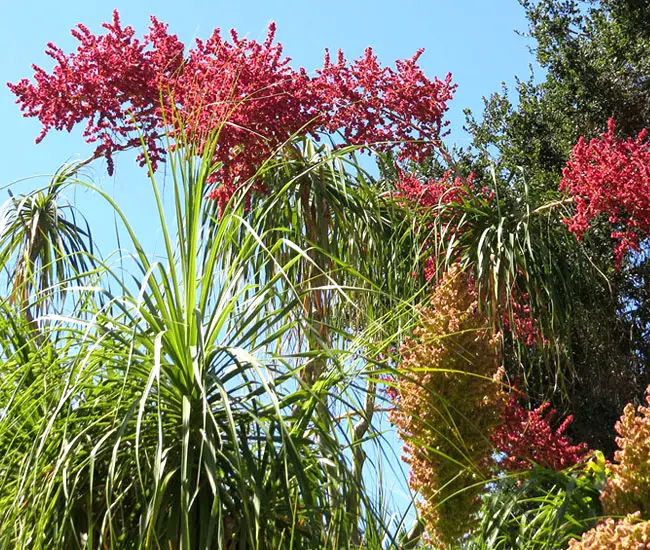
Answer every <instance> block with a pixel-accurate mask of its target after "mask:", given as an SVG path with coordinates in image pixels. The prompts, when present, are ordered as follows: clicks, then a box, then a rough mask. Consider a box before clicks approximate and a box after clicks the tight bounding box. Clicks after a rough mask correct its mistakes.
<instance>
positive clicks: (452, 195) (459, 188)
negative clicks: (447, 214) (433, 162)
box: [397, 171, 474, 208]
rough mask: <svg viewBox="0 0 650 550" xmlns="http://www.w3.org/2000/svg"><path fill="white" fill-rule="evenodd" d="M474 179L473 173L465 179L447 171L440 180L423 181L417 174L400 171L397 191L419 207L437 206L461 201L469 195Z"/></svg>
mask: <svg viewBox="0 0 650 550" xmlns="http://www.w3.org/2000/svg"><path fill="white" fill-rule="evenodd" d="M473 180H474V175H473V174H472V175H470V177H469V178H467V180H464V179H462V178H459V177H453V176H452V173H451V172H446V173H445V174H444V175H443V177H442V178H441V179H440V180H432V179H431V180H428V181H426V182H422V180H420V179H419V178H418V177H417V176H416V175H415V174H412V173H406V172H403V171H400V173H399V180H398V181H397V191H398V192H399V194H400V195H401V196H403V197H405V198H406V199H407V201H408V202H410V203H411V204H413V205H416V206H417V207H421V208H435V207H438V206H441V205H445V204H454V203H458V202H460V201H461V200H462V199H463V198H464V197H466V196H467V191H468V189H469V188H470V186H471V184H472V182H473Z"/></svg>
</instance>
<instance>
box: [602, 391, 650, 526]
mask: <svg viewBox="0 0 650 550" xmlns="http://www.w3.org/2000/svg"><path fill="white" fill-rule="evenodd" d="M646 403H647V405H648V406H639V407H638V408H636V409H635V408H634V406H633V405H632V404H631V403H628V404H627V405H626V406H625V409H624V410H623V414H622V416H621V418H620V420H619V421H618V422H617V423H616V432H617V433H618V437H617V438H616V443H617V444H618V446H619V450H618V451H616V453H615V454H614V464H610V466H609V468H610V471H611V476H610V479H609V480H608V481H607V485H606V486H605V490H604V491H603V494H602V495H601V501H602V502H603V505H604V506H605V511H606V512H607V513H609V514H618V515H622V514H628V513H631V512H637V511H638V512H640V513H641V515H642V517H643V518H644V519H650V387H648V389H647V390H646Z"/></svg>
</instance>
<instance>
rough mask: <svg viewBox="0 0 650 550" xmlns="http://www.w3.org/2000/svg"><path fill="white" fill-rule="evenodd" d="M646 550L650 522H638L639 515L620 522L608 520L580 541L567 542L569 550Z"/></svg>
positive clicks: (648, 542)
mask: <svg viewBox="0 0 650 550" xmlns="http://www.w3.org/2000/svg"><path fill="white" fill-rule="evenodd" d="M603 549H607V550H648V549H650V521H640V520H639V514H630V515H629V516H626V517H625V518H623V519H621V520H614V519H612V518H608V519H606V520H605V521H603V522H601V523H599V524H598V525H597V526H596V527H594V528H593V529H591V530H590V531H587V532H586V533H585V534H584V535H583V536H582V540H576V539H572V540H570V541H569V550H603Z"/></svg>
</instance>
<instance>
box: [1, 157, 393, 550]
mask: <svg viewBox="0 0 650 550" xmlns="http://www.w3.org/2000/svg"><path fill="white" fill-rule="evenodd" d="M170 162H171V174H172V178H173V185H172V190H173V197H174V201H173V204H174V212H173V216H172V217H171V218H170V219H169V220H168V219H167V218H166V212H165V209H164V208H163V197H162V196H161V194H160V191H159V190H160V186H159V185H158V184H157V182H156V181H155V179H154V178H152V190H153V195H154V202H155V205H156V209H157V212H158V219H159V222H160V227H161V229H162V238H163V244H164V249H165V254H164V255H163V259H161V260H157V261H152V260H151V259H150V258H149V257H148V256H147V255H146V254H145V252H144V251H143V247H142V245H141V244H140V242H139V240H138V237H137V235H136V234H135V233H134V232H133V230H132V229H131V227H130V225H129V223H128V220H127V219H126V218H125V217H124V215H123V214H122V212H121V210H120V209H119V207H118V206H117V205H116V204H115V203H114V202H113V201H112V199H111V198H110V197H109V196H108V195H106V194H105V193H104V192H103V191H101V190H99V189H95V191H96V193H97V195H98V196H101V197H102V198H103V199H104V200H106V201H107V202H108V203H109V204H110V205H111V206H112V207H113V208H114V209H115V212H116V214H117V216H118V218H119V219H120V220H121V224H122V226H123V229H124V230H125V231H126V233H127V234H128V236H129V239H130V241H131V247H132V248H133V249H134V250H135V256H134V261H135V265H136V273H134V282H133V283H126V284H125V283H122V282H121V278H120V277H118V275H117V274H116V273H115V272H114V271H113V270H112V268H111V266H110V265H108V264H105V263H102V262H101V261H99V260H97V261H96V262H94V263H95V265H96V267H95V268H94V269H93V270H90V269H85V271H84V269H82V267H83V266H86V267H88V266H90V265H92V264H91V261H92V260H91V259H90V257H89V259H87V260H85V261H86V262H87V263H86V264H83V266H81V264H79V270H78V272H77V271H73V272H71V273H72V274H73V275H78V276H79V277H78V279H79V281H77V283H79V282H81V283H82V284H77V285H76V287H75V293H77V295H78V296H79V298H78V299H77V300H75V301H74V302H73V303H72V304H70V305H69V306H67V308H66V310H65V311H64V312H61V313H64V314H63V315H62V314H59V315H56V316H54V315H48V313H47V312H46V311H45V310H44V311H43V312H42V313H41V316H42V317H43V318H44V319H46V320H47V322H46V323H43V325H42V327H41V329H40V333H39V335H38V341H37V340H35V336H34V333H33V331H30V330H27V328H26V325H25V321H23V320H21V317H20V316H16V315H15V314H14V313H13V306H12V305H11V301H10V299H6V300H5V301H4V305H3V308H4V309H3V310H2V311H3V312H4V315H5V316H4V317H2V319H3V324H2V327H0V328H2V330H4V331H5V332H7V338H6V340H5V342H4V344H3V349H2V357H3V361H4V363H5V369H3V374H2V376H1V377H0V396H2V403H1V406H2V411H3V414H2V416H1V417H0V449H2V452H1V453H0V487H1V490H0V548H21V547H22V548H24V547H30V548H62V549H63V548H65V549H68V548H179V549H195V548H244V547H247V548H248V547H251V548H337V549H338V548H347V547H351V546H352V545H356V544H358V543H359V541H360V539H361V538H362V537H364V533H368V536H369V535H370V533H371V532H374V533H376V532H380V533H384V534H385V535H384V539H383V540H379V539H377V545H385V544H386V543H387V541H388V542H390V540H391V538H390V537H391V536H390V534H386V533H388V531H387V526H386V524H384V523H383V521H384V520H383V518H382V515H381V514H382V512H381V510H383V507H382V506H380V504H379V503H376V502H374V500H373V499H372V498H370V497H369V496H368V495H369V494H370V493H369V492H367V491H366V490H365V489H364V486H363V480H362V477H361V471H360V469H357V470H355V466H354V465H353V463H354V460H353V456H356V453H357V449H358V448H360V447H359V446H360V445H361V444H362V443H363V440H364V439H365V438H367V437H369V436H370V434H371V433H372V425H371V424H372V418H371V416H372V411H373V407H372V406H371V407H368V406H367V405H368V401H367V399H366V398H365V397H366V395H367V394H366V393H364V390H363V388H362V387H361V386H360V385H359V384H358V383H356V382H354V381H355V380H356V379H357V377H358V376H359V374H361V373H362V372H363V370H364V369H366V365H367V364H374V363H373V362H372V361H370V362H369V363H368V362H366V361H364V360H361V358H363V357H364V356H365V355H367V354H370V356H371V358H373V357H376V354H375V352H372V350H373V349H380V348H381V347H382V346H383V345H385V342H384V340H386V337H385V336H383V335H381V332H378V331H377V328H376V324H375V323H374V322H373V317H372V315H371V314H369V312H371V310H370V309H369V308H370V306H367V307H365V306H364V301H363V300H364V299H365V297H366V296H371V297H373V296H374V298H372V299H373V300H376V303H380V302H381V301H382V300H384V301H385V300H387V296H389V293H388V289H385V288H377V286H376V285H374V284H373V283H372V282H371V280H370V278H369V277H367V276H365V277H364V276H363V274H362V273H360V271H359V270H354V269H353V268H352V267H351V265H350V264H351V263H352V256H351V255H348V256H344V257H343V258H341V257H339V256H337V254H339V253H340V252H341V250H342V249H343V246H344V245H343V244H332V245H331V246H330V244H329V243H328V241H327V239H325V240H324V239H323V237H322V235H321V237H319V236H318V233H314V232H313V228H310V227H307V226H303V227H307V228H306V230H305V232H304V233H301V230H300V229H297V228H299V227H300V225H299V224H296V225H290V224H288V223H287V224H286V225H283V224H282V223H279V222H281V220H280V219H278V218H277V213H278V211H279V210H280V209H281V208H285V211H287V212H288V211H289V208H288V207H287V206H285V207H281V206H279V203H278V201H277V200H276V198H274V197H273V196H271V197H269V198H267V199H264V200H260V203H262V204H264V205H265V207H264V208H260V207H259V205H258V204H256V203H252V204H250V205H247V204H246V201H245V200H243V199H242V200H241V201H240V202H237V199H236V198H235V199H233V201H232V203H231V205H230V206H229V208H228V209H227V210H226V211H225V212H224V213H222V214H221V215H217V214H216V212H215V205H214V203H213V202H211V201H209V200H206V185H207V183H206V182H207V180H208V178H209V176H210V174H211V173H212V169H213V167H211V163H210V162H208V161H206V160H205V157H204V158H200V157H197V156H196V155H194V154H192V150H191V149H189V150H187V149H185V150H183V149H178V150H177V151H176V152H175V153H174V154H173V155H171V157H170ZM271 162H274V161H271ZM301 162H302V161H301ZM342 162H343V161H342V159H341V158H338V157H337V156H336V155H333V154H332V153H331V152H323V153H322V155H321V156H320V157H319V158H318V161H317V162H312V164H309V165H308V166H309V168H308V169H305V167H304V165H303V166H300V168H299V170H298V176H299V177H304V176H306V175H307V176H311V175H312V172H314V171H315V170H316V169H322V170H323V172H321V174H320V176H321V179H320V180H319V179H318V178H315V179H313V180H311V181H310V185H314V186H318V185H321V183H322V187H319V188H318V192H316V191H310V198H309V199H308V200H309V201H310V204H309V208H308V209H305V210H302V211H300V213H297V214H296V216H298V217H299V216H302V215H303V214H304V213H305V212H314V208H316V209H317V206H315V205H316V204H317V202H316V201H317V200H321V198H322V197H321V198H319V197H318V194H317V193H330V194H331V196H332V197H334V198H336V199H337V200H338V201H339V204H340V205H342V206H340V207H339V206H338V205H336V203H334V202H333V201H332V206H329V205H328V208H331V210H330V211H331V212H333V213H334V215H333V216H332V218H333V219H334V220H335V221H334V222H333V223H334V224H337V223H340V224H341V225H340V226H338V227H336V226H335V225H328V226H325V227H324V228H319V230H322V231H324V232H325V234H327V233H328V231H334V230H335V231H336V232H338V233H337V234H338V235H346V236H347V239H348V240H347V242H348V243H349V242H350V239H353V238H354V237H355V234H353V233H351V231H352V230H351V229H350V228H351V227H352V225H350V226H349V228H348V229H346V228H345V227H344V226H343V225H342V221H343V220H347V221H348V222H349V223H352V218H351V214H350V213H349V212H350V211H352V208H353V207H354V208H358V209H360V208H361V204H362V203H361V197H360V196H355V195H354V194H353V193H350V195H351V196H352V198H346V197H345V196H344V195H343V193H342V191H343V190H344V189H345V186H346V185H347V184H348V183H349V181H348V180H345V179H343V177H344V176H345V177H349V176H348V174H347V173H346V172H344V171H341V172H336V171H330V172H326V170H327V169H329V168H331V166H338V165H339V163H342ZM266 168H268V166H267V167H266ZM273 168H274V170H273V172H274V176H273V177H275V178H277V181H282V178H283V177H285V178H286V180H285V181H287V182H289V183H288V184H287V185H288V186H291V185H296V186H297V187H298V189H299V184H298V182H299V181H304V180H300V179H299V177H296V176H295V175H294V174H295V173H296V171H295V168H296V165H295V163H294V161H289V162H287V163H278V164H277V165H275V166H274V167H273ZM71 173H72V172H71ZM323 173H326V174H327V176H328V178H329V179H326V178H322V176H323ZM263 175H264V177H266V178H271V170H270V169H268V170H267V171H266V172H264V173H263ZM287 175H288V176H287ZM337 177H338V178H340V179H337ZM65 181H66V184H68V185H81V186H86V187H87V186H88V185H87V184H85V183H83V182H80V181H78V180H74V179H73V178H72V177H71V176H70V177H68V178H67V179H66V180H65ZM356 185H358V187H359V188H360V189H363V182H362V181H361V183H359V182H356ZM302 189H303V190H304V187H303V188H302ZM353 189H356V188H350V189H349V190H350V191H352V190H353ZM295 196H300V195H295ZM303 196H304V195H303ZM323 197H324V196H323ZM32 198H33V197H32V196H30V195H28V196H26V197H25V199H24V201H25V203H28V202H29V201H30V200H32ZM328 200H331V199H328ZM312 207H313V208H312ZM338 208H340V211H339V210H337V209H338ZM385 208H389V207H387V206H386V207H385ZM341 212H342V213H341ZM386 212H390V210H386ZM309 215H311V214H309ZM272 216H276V217H275V218H273V217H272ZM345 216H347V218H346V217H345ZM387 221H390V217H389V216H387V215H385V216H384V217H383V218H381V217H378V218H377V219H373V220H372V224H374V225H372V227H384V226H385V225H386V224H387ZM310 223H311V222H310ZM382 224H384V225H382ZM66 227H67V226H66ZM358 227H360V231H369V229H368V226H367V225H366V226H364V225H363V224H359V226H358ZM356 235H359V233H356ZM6 239H9V237H6ZM5 242H6V243H9V244H12V243H13V242H14V241H11V240H6V241H5ZM331 242H332V243H334V242H335V241H331ZM357 243H358V244H357V245H356V246H357V247H359V248H357V249H356V250H357V251H358V250H359V249H360V248H361V247H362V246H376V244H374V243H373V241H371V240H369V239H368V238H366V239H365V243H364V242H363V241H357ZM9 244H8V245H6V248H5V250H6V251H7V253H6V254H5V255H4V256H3V258H4V261H5V266H6V267H7V268H10V266H11V258H12V256H11V254H10V253H9V250H11V248H10V246H9ZM339 247H340V248H339ZM61 250H63V251H67V254H61V258H62V259H70V258H71V257H74V254H75V253H76V252H78V250H79V249H78V248H75V249H70V248H69V247H68V249H66V248H65V246H64V247H63V248H62V249H61ZM87 250H90V247H89V246H88V248H87ZM340 255H341V256H342V254H340ZM14 257H15V256H14ZM347 262H349V263H347ZM47 265H48V264H47V263H35V264H33V271H34V273H35V275H36V276H37V277H40V278H39V279H38V280H39V281H41V283H40V284H41V285H43V291H44V292H48V291H50V290H51V289H52V288H53V286H54V281H53V278H52V277H50V278H47V277H48V276H47V275H45V276H44V275H43V273H42V270H43V269H45V268H46V266H47ZM296 274H300V275H299V276H297V277H296V276H295V275H296ZM44 277H46V278H45V279H44ZM70 278H71V277H66V278H65V279H64V280H61V281H57V283H56V284H60V285H61V286H63V287H65V286H66V285H67V284H68V283H67V281H68V279H70ZM43 281H45V282H43ZM46 283H47V285H46ZM109 288H110V289H113V290H114V292H112V293H111V292H110V291H109ZM115 289H117V290H115ZM315 296H319V297H320V299H321V300H323V301H321V302H320V306H319V307H323V305H324V304H325V303H327V304H328V305H329V304H332V305H333V306H332V309H331V310H330V309H327V310H321V311H324V313H322V314H314V310H315V307H316V305H315V304H316V303H317V302H316V300H317V298H315ZM324 300H326V301H327V302H325V301H324ZM368 303H369V304H370V303H371V302H368ZM377 307H378V306H377ZM345 308H348V309H345ZM334 312H336V315H334ZM324 327H327V330H328V331H330V332H329V333H328V332H324ZM352 328H354V329H355V330H357V329H367V330H365V333H366V334H368V335H370V336H368V337H365V336H363V335H361V336H359V335H358V334H362V333H363V332H364V331H363V330H361V332H359V333H358V334H357V336H355V337H353V336H348V334H347V332H348V330H347V329H352ZM8 342H11V344H9V343H8ZM305 342H307V343H308V344H305ZM314 365H320V366H322V368H320V370H319V371H318V376H317V377H316V376H314V377H312V378H311V379H309V380H307V379H306V377H305V376H304V373H305V372H307V371H309V370H310V369H313V368H314ZM370 384H372V382H370ZM367 390H369V393H370V392H371V391H374V386H370V387H369V388H367ZM368 399H372V398H371V397H368ZM370 404H371V405H372V402H370ZM341 412H343V418H350V419H361V420H362V421H364V422H365V423H366V425H365V427H364V430H362V431H359V430H357V431H356V432H354V431H353V432H350V431H349V430H348V426H347V425H346V424H345V422H340V421H336V420H335V417H341V416H340V415H341ZM359 425H360V424H358V426H359ZM355 438H356V439H355ZM353 445H356V447H355V448H354V449H353V448H352V446H353ZM353 451H354V452H353ZM357 468H358V462H357ZM350 503H352V504H353V507H354V508H356V511H355V509H349V504H350ZM361 507H362V508H363V511H364V513H363V514H361V513H360V511H361ZM364 525H365V526H364ZM371 527H372V529H371ZM386 537H387V538H386ZM368 540H370V539H368ZM373 540H374V539H373ZM355 541H356V542H355Z"/></svg>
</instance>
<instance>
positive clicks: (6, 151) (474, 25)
mask: <svg viewBox="0 0 650 550" xmlns="http://www.w3.org/2000/svg"><path fill="white" fill-rule="evenodd" d="M2 7H3V9H2V12H3V13H2V18H1V19H0V81H2V83H3V85H2V86H0V121H1V122H2V131H0V174H1V179H0V187H2V188H4V186H5V185H7V184H9V183H10V182H13V181H15V180H17V179H19V178H25V177H29V176H32V175H36V174H48V173H52V172H53V171H55V170H56V169H57V167H59V166H60V165H61V164H62V163H64V162H66V161H67V160H70V159H71V158H86V157H87V156H88V155H89V154H90V152H91V151H92V148H91V147H89V146H87V145H85V144H84V143H83V141H82V139H81V137H80V132H74V133H73V134H72V135H67V134H64V133H50V134H49V135H48V136H47V138H46V139H45V141H44V142H42V143H41V144H39V145H38V146H35V145H34V138H35V137H36V136H37V135H38V133H39V131H40V127H39V124H38V122H37V121H35V120H34V119H24V118H22V116H21V114H20V112H19V110H18V107H17V106H16V105H15V104H14V98H13V96H12V94H11V93H10V92H9V90H8V88H7V87H6V86H4V83H5V82H7V81H11V82H16V81H17V80H19V79H20V78H23V77H31V75H32V70H31V68H30V66H31V64H32V63H35V64H37V65H41V66H42V67H43V68H46V69H48V68H50V67H51V60H50V59H49V58H48V57H46V56H45V55H44V53H43V51H44V49H45V45H46V43H47V42H49V41H51V42H54V43H55V44H56V45H58V46H60V47H62V48H63V49H64V50H66V51H70V50H71V49H73V48H76V41H75V40H74V39H73V38H72V37H71V36H70V29H71V28H72V27H73V26H74V25H75V24H76V23H79V22H83V23H84V24H86V25H87V26H88V27H90V29H91V30H93V31H96V32H97V31H99V30H100V24H101V23H102V22H104V21H108V20H110V18H111V12H112V9H113V8H118V10H119V11H120V13H121V18H122V22H123V24H129V25H132V26H133V27H135V28H136V30H137V31H138V34H140V35H141V34H142V33H144V32H145V31H146V29H147V26H148V20H149V16H150V15H156V16H157V17H158V18H159V19H160V20H161V21H164V22H168V23H169V24H170V30H171V31H172V32H174V33H177V34H178V35H179V37H180V38H181V40H183V41H184V42H185V43H186V44H187V43H189V42H191V41H192V40H193V38H195V37H199V38H206V37H208V36H209V35H210V33H211V31H212V30H213V29H214V28H215V27H220V28H222V29H223V30H227V29H229V28H231V27H233V28H235V29H237V31H238V32H239V34H240V35H241V36H243V35H247V36H249V37H250V38H258V39H261V38H264V36H265V34H266V28H267V26H268V23H269V22H270V21H275V22H276V23H277V27H278V30H277V39H278V40H279V41H280V42H281V43H282V44H283V45H284V52H285V54H286V55H288V56H289V57H291V58H292V59H293V62H294V64H295V65H296V66H304V67H305V68H306V69H307V70H308V71H312V70H314V69H315V68H317V67H318V66H319V65H320V64H321V62H322V58H323V52H324V49H325V48H326V47H328V48H330V49H331V50H333V51H335V50H337V49H339V48H341V49H343V50H344V51H345V53H346V55H347V57H348V59H351V58H355V57H357V56H359V55H360V54H361V53H362V52H363V50H364V49H365V48H366V47H367V46H372V47H373V48H374V50H375V52H376V53H377V55H378V57H379V59H380V60H381V61H382V62H383V63H386V64H392V63H393V62H394V61H395V59H402V58H406V57H410V56H412V55H413V53H414V52H415V51H416V50H417V49H418V48H421V47H424V48H425V49H426V52H425V54H424V55H423V56H422V58H421V59H420V63H421V65H422V67H423V68H424V70H425V72H426V73H427V74H428V75H429V76H434V75H435V76H440V77H443V76H444V75H445V74H446V73H447V72H449V71H450V72H452V74H453V76H454V81H455V82H456V83H457V84H458V91H457V93H456V97H455V99H454V101H453V102H452V103H451V104H450V110H449V113H448V120H450V123H451V130H452V134H451V138H450V141H451V142H457V143H460V144H464V143H466V140H467V138H466V136H465V134H464V133H463V132H462V125H463V122H464V116H463V113H462V112H463V109H464V108H466V107H470V108H472V110H474V111H475V112H476V113H480V111H481V107H482V100H481V98H482V97H483V96H487V95H489V94H491V93H492V92H494V91H497V90H498V89H499V88H500V85H501V82H504V81H505V82H506V83H507V84H508V85H509V86H510V87H511V88H512V87H513V84H514V76H515V75H519V76H521V77H523V78H526V77H527V76H528V74H529V69H528V65H529V63H531V62H532V56H531V55H530V53H529V52H528V49H527V47H528V45H529V43H528V42H527V41H526V39H524V38H522V37H520V36H518V35H516V33H515V29H518V30H525V28H526V21H525V18H524V13H523V9H522V8H521V7H520V5H519V4H518V2H517V0H489V1H488V0H456V1H449V0H446V1H441V0H402V1H399V2H394V1H389V0H374V1H368V0H347V1H345V2H344V1H341V0H324V1H323V0H322V1H319V2H308V3H307V2H297V1H294V0H291V1H289V0H285V1H280V0H277V1H271V0H266V1H264V0H249V1H248V2H235V1H232V0H231V1H225V0H211V1H201V0H187V1H186V2H183V3H181V2H170V1H169V0H159V1H156V2H152V1H143V0H131V1H129V2H127V1H125V0H115V1H114V2H111V3H109V2H105V1H103V0H83V1H81V0H62V1H59V2H52V1H47V2H45V1H43V0H14V1H11V2H10V1H9V0H5V1H4V2H3V6H2ZM116 167H117V169H116V175H115V176H114V177H112V178H109V177H108V176H107V175H106V173H105V170H104V167H103V166H102V165H101V164H99V165H98V166H97V168H96V170H95V171H94V183H95V184H98V185H101V186H102V187H103V188H104V189H105V190H107V191H109V192H111V193H114V195H115V198H116V200H117V201H118V203H119V204H120V205H121V206H122V207H123V209H124V210H125V212H126V214H127V216H128V217H129V219H130V220H131V221H132V222H133V224H134V226H135V229H136V231H138V232H139V233H140V234H141V235H142V234H145V235H146V237H145V239H144V243H145V246H146V247H147V248H148V249H149V250H150V251H151V252H153V251H154V250H155V247H156V241H157V239H156V234H155V231H154V230H152V224H151V222H152V220H153V219H154V218H153V212H152V210H151V206H148V205H151V201H150V191H149V185H148V183H147V181H146V179H145V175H144V171H142V170H141V169H138V168H137V167H136V166H135V164H134V163H133V160H132V156H124V155H123V156H122V158H120V157H117V158H116ZM46 183H47V180H46V179H41V180H38V181H36V182H28V183H26V184H25V183H23V184H21V185H18V184H16V185H14V186H13V187H14V189H13V190H14V193H18V192H21V191H24V190H26V189H28V188H29V187H34V186H35V185H45V184H46ZM80 195H81V196H78V197H74V199H75V200H76V201H77V203H78V205H79V206H80V207H81V208H82V210H83V211H84V213H85V214H86V216H87V217H88V218H89V221H90V223H91V227H92V229H93V232H94V234H95V236H96V237H97V239H98V241H99V243H100V248H101V249H102V250H103V252H104V253H106V252H109V251H110V250H111V249H112V246H113V245H112V242H113V241H114V238H113V237H114V230H113V223H112V218H111V217H110V216H108V214H107V209H105V208H102V207H101V206H100V205H99V204H98V203H99V201H98V197H96V196H93V195H92V194H91V193H82V194H80ZM6 198H7V194H6V191H5V190H0V203H2V202H4V201H5V200H6ZM107 216H108V217H107ZM395 444H396V445H399V444H398V443H397V441H395ZM396 453H397V455H398V456H399V454H400V453H399V450H398V449H396ZM398 499H399V497H398Z"/></svg>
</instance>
